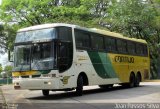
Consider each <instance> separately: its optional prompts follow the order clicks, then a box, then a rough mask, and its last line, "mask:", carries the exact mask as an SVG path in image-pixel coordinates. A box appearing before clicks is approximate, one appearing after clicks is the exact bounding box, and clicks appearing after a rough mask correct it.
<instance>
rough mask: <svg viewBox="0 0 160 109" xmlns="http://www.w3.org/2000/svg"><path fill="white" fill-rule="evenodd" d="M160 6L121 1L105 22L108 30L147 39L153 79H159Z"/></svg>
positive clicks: (129, 0) (132, 0) (156, 2)
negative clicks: (159, 9)
mask: <svg viewBox="0 0 160 109" xmlns="http://www.w3.org/2000/svg"><path fill="white" fill-rule="evenodd" d="M159 6H160V2H159V1H158V0H154V1H151V0H149V1H144V0H120V1H117V2H114V4H113V5H112V6H111V7H110V8H109V13H108V16H107V17H105V19H104V20H103V23H104V24H105V25H109V27H108V29H110V30H111V31H117V32H120V33H123V34H125V35H126V36H129V37H135V38H140V39H145V40H146V41H147V42H148V45H149V48H150V57H151V74H152V78H157V77H158V69H159V62H158V60H160V55H159V54H160V46H158V45H159V44H160V28H159V27H160V26H159V24H160V12H159V11H158V8H159ZM157 7H158V8H157ZM159 73H160V72H159Z"/></svg>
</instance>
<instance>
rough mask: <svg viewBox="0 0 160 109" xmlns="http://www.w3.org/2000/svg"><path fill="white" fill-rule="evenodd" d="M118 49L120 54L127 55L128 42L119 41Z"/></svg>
mask: <svg viewBox="0 0 160 109" xmlns="http://www.w3.org/2000/svg"><path fill="white" fill-rule="evenodd" d="M117 48H118V52H119V53H127V42H126V41H124V40H120V39H117Z"/></svg>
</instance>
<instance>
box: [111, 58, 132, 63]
mask: <svg viewBox="0 0 160 109" xmlns="http://www.w3.org/2000/svg"><path fill="white" fill-rule="evenodd" d="M114 60H115V62H127V63H134V57H128V56H115V58H114Z"/></svg>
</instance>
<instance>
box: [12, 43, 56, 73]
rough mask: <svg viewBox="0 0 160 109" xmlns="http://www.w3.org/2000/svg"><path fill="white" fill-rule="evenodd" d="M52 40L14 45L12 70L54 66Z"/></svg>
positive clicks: (44, 68)
mask: <svg viewBox="0 0 160 109" xmlns="http://www.w3.org/2000/svg"><path fill="white" fill-rule="evenodd" d="M52 45H53V43H52V42H47V43H46V42H45V43H38V44H32V45H19V46H15V56H14V58H15V61H14V62H15V63H14V65H15V67H14V71H28V70H49V69H53V67H54V66H55V60H54V54H55V52H54V47H53V46H52Z"/></svg>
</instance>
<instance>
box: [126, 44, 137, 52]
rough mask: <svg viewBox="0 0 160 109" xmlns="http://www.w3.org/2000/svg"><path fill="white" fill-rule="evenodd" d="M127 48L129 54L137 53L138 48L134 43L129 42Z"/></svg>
mask: <svg viewBox="0 0 160 109" xmlns="http://www.w3.org/2000/svg"><path fill="white" fill-rule="evenodd" d="M127 48H128V53H129V54H131V55H134V54H135V53H136V47H135V43H134V42H130V41H128V43H127Z"/></svg>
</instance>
